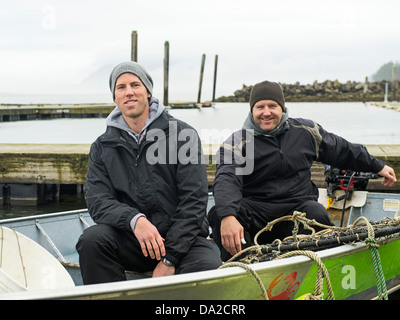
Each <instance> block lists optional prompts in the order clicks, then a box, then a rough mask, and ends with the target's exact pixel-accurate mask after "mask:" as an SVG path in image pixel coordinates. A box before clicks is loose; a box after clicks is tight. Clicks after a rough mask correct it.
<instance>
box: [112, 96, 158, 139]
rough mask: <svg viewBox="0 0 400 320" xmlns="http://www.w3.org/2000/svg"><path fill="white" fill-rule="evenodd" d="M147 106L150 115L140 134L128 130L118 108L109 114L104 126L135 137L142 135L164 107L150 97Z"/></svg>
mask: <svg viewBox="0 0 400 320" xmlns="http://www.w3.org/2000/svg"><path fill="white" fill-rule="evenodd" d="M149 104H150V115H149V117H148V118H147V119H146V124H145V126H144V128H143V129H142V131H141V132H135V131H133V130H132V129H131V128H129V126H128V124H127V123H126V122H125V120H124V117H123V116H122V112H121V110H119V108H118V107H115V109H114V110H113V111H111V113H110V114H109V115H108V117H107V120H106V125H107V126H108V127H114V128H118V129H121V130H124V131H126V132H129V133H132V134H134V135H135V136H136V135H138V134H140V133H142V132H143V131H144V130H146V129H147V127H148V126H149V125H150V124H151V123H152V122H153V121H154V120H156V119H157V118H158V117H159V116H160V115H161V114H162V113H163V111H164V110H165V107H164V105H163V104H162V103H161V102H160V101H159V100H158V99H157V98H154V97H151V98H150V102H149Z"/></svg>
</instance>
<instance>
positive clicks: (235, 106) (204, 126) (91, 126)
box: [0, 103, 400, 219]
mask: <svg viewBox="0 0 400 320" xmlns="http://www.w3.org/2000/svg"><path fill="white" fill-rule="evenodd" d="M287 108H288V110H289V116H291V117H302V118H309V119H313V120H314V121H316V122H318V123H319V124H320V125H322V126H323V127H324V128H325V129H326V130H328V131H331V132H334V133H336V134H338V135H340V136H342V137H344V138H346V139H348V140H349V141H351V142H355V143H363V144H400V126H399V124H400V112H395V111H393V110H387V109H382V108H378V107H375V106H372V105H370V104H368V103H367V104H364V103H287ZM169 112H170V114H172V115H173V116H175V117H177V118H179V119H182V120H184V121H186V122H188V123H189V124H191V125H192V126H193V127H194V128H195V129H196V130H197V131H198V132H199V134H200V137H201V139H202V142H203V143H217V144H218V143H221V142H222V141H223V140H224V139H225V138H227V137H228V135H229V134H230V133H231V132H232V131H234V130H237V129H239V128H241V126H242V124H243V121H244V119H245V118H246V116H247V114H248V112H249V105H248V104H247V103H217V104H216V105H215V107H214V108H203V109H201V110H198V109H172V110H169ZM105 128H106V125H105V119H54V120H34V121H18V122H3V123H0V143H58V144H69V143H72V144H74V143H77V144H91V143H92V142H93V141H94V140H95V139H96V138H97V137H98V136H99V135H100V134H102V133H103V132H104V130H105ZM83 207H85V202H84V200H83V198H82V196H72V198H71V196H67V195H65V196H62V198H61V199H60V202H59V203H56V204H54V203H51V204H47V205H41V206H33V207H25V206H24V207H19V206H13V207H12V208H8V209H6V208H0V219H5V218H12V217H18V216H24V215H34V214H42V213H48V212H59V211H66V210H73V209H81V208H83Z"/></svg>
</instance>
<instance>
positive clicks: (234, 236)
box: [221, 216, 244, 255]
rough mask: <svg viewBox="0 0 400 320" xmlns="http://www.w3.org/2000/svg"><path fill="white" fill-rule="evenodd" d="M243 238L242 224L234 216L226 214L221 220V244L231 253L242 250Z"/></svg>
mask: <svg viewBox="0 0 400 320" xmlns="http://www.w3.org/2000/svg"><path fill="white" fill-rule="evenodd" d="M242 239H244V229H243V226H242V225H241V224H240V223H239V221H237V219H236V218H235V217H234V216H227V217H225V218H223V219H222V220H221V242H222V246H223V247H224V248H225V249H226V251H228V252H229V253H230V254H231V255H235V254H236V253H238V252H240V251H241V250H242V246H241V240H242Z"/></svg>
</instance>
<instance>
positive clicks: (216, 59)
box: [212, 54, 218, 102]
mask: <svg viewBox="0 0 400 320" xmlns="http://www.w3.org/2000/svg"><path fill="white" fill-rule="evenodd" d="M217 67H218V55H217V54H216V55H215V63H214V84H213V95H212V101H213V102H215V89H216V86H217Z"/></svg>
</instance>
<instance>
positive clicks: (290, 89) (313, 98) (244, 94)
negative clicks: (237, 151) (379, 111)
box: [216, 80, 400, 102]
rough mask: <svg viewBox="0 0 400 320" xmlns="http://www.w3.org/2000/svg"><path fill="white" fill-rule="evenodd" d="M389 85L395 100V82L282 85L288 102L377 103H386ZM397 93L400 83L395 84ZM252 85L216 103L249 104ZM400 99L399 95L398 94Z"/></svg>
mask: <svg viewBox="0 0 400 320" xmlns="http://www.w3.org/2000/svg"><path fill="white" fill-rule="evenodd" d="M386 83H387V84H388V100H389V101H393V100H394V101H396V98H395V99H393V82H389V81H380V82H367V81H366V82H356V81H347V82H346V83H340V82H339V81H338V80H335V81H331V80H326V81H324V82H317V81H314V83H313V84H306V85H301V84H300V83H299V82H296V83H295V84H284V83H280V85H281V86H282V89H283V92H284V94H285V100H286V101H287V102H367V101H368V102H375V101H384V99H385V86H386ZM395 85H396V91H398V90H399V87H400V85H399V81H396V82H395ZM252 88H253V86H252V85H250V86H247V85H245V84H243V87H242V89H239V90H236V91H235V92H234V95H232V96H222V97H219V98H218V99H216V102H248V101H249V98H250V92H251V89H252ZM396 97H399V94H398V93H397V94H396Z"/></svg>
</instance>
